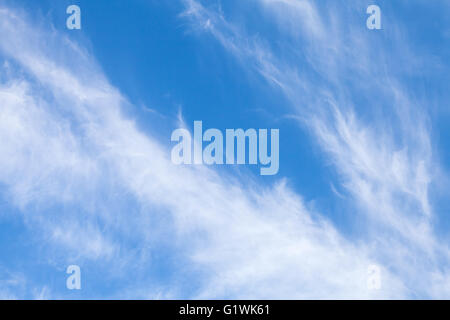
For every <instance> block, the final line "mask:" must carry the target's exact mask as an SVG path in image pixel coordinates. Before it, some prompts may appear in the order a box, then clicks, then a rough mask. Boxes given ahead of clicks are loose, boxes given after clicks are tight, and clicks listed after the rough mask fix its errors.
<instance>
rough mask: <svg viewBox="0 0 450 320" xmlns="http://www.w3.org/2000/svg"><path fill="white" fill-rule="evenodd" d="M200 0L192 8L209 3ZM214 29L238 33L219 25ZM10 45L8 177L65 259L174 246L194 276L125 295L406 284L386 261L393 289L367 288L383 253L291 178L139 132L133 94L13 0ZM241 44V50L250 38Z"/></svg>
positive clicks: (128, 266)
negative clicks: (262, 180) (190, 153)
mask: <svg viewBox="0 0 450 320" xmlns="http://www.w3.org/2000/svg"><path fill="white" fill-rule="evenodd" d="M190 4H191V5H193V6H194V7H191V8H190V10H200V9H201V7H195V5H196V4H195V2H190ZM303 7H304V6H301V8H303ZM305 8H307V10H312V9H310V8H312V7H310V6H306V7H305ZM202 12H203V11H202ZM188 13H189V11H188ZM190 14H192V12H190ZM311 14H313V13H308V15H311ZM207 21H208V20H206V21H204V23H206V24H204V25H205V26H206V27H207V28H211V27H212V26H214V28H216V23H217V22H216V21H215V20H214V19H212V20H209V21H210V24H209V25H208V23H207ZM219 27H220V25H219ZM215 32H217V33H216V36H217V37H222V40H223V41H224V42H226V41H228V37H227V36H225V35H223V33H222V31H220V29H217V31H215ZM43 39H45V41H43ZM227 43H228V42H227ZM230 46H231V45H230ZM0 50H1V52H2V53H3V55H4V57H5V59H6V60H7V61H9V62H10V65H14V67H13V68H12V69H10V71H9V73H10V75H9V77H8V79H6V80H4V81H3V82H2V85H1V89H0V105H1V108H2V113H1V116H0V140H1V141H2V144H1V145H0V154H1V157H0V161H1V163H0V181H1V182H2V184H4V185H5V186H6V192H7V193H8V194H9V195H10V196H11V197H12V199H14V204H15V205H16V206H17V207H18V208H20V209H21V212H22V213H23V218H24V220H25V221H28V222H29V223H28V228H31V229H33V230H39V232H40V233H41V234H42V235H43V236H42V239H43V240H44V241H46V245H51V246H52V248H53V250H47V251H46V252H45V253H46V255H47V259H48V260H52V261H53V262H52V263H54V264H57V265H58V267H59V268H61V264H63V263H64V262H66V261H73V260H74V259H78V260H82V261H94V262H96V264H97V265H99V268H101V267H100V266H101V265H103V266H104V265H105V264H106V263H110V264H111V263H112V261H116V263H115V264H114V266H115V267H109V268H107V269H108V270H109V272H110V273H117V274H119V276H118V277H122V275H126V274H130V273H133V274H134V275H135V276H137V277H139V276H140V273H141V274H144V275H145V273H146V270H145V268H146V266H149V265H151V263H152V259H151V252H154V251H158V250H170V252H169V254H172V255H173V256H174V259H175V260H179V261H177V262H175V263H174V265H173V266H170V267H172V268H173V270H170V267H169V270H168V271H167V272H173V273H181V274H182V275H185V276H187V277H190V278H189V279H190V282H189V284H182V285H179V284H178V283H179V282H176V281H175V282H173V283H171V282H170V281H168V283H167V284H165V286H163V288H161V287H158V288H157V289H155V293H149V292H148V290H144V289H143V288H146V287H148V286H149V285H150V284H151V281H149V280H147V281H149V282H148V283H146V282H144V283H140V284H139V285H137V284H136V285H135V287H131V288H130V286H131V284H129V283H127V282H126V281H125V282H124V283H123V284H122V286H123V288H122V290H121V291H120V292H117V293H116V295H117V296H118V297H123V295H124V294H125V293H128V294H130V296H127V297H135V295H138V294H139V292H141V293H142V292H145V296H147V297H148V296H150V297H155V296H156V297H165V296H171V297H174V296H175V297H188V298H192V297H204V298H205V297H207V298H219V297H225V298H282V297H284V298H351V297H353V298H376V297H401V296H404V295H405V294H406V292H405V289H404V285H403V284H402V282H401V281H400V280H399V279H398V278H397V277H396V276H393V275H392V273H391V271H390V270H389V269H388V268H385V269H383V281H385V284H386V285H385V286H383V289H382V290H380V291H370V290H368V288H367V286H366V281H367V267H368V266H369V265H370V264H373V263H378V262H377V257H376V256H374V255H373V252H372V250H370V248H369V247H367V246H366V245H364V244H359V243H354V242H353V241H350V240H348V239H346V238H345V237H344V236H342V235H341V234H340V233H339V232H338V231H337V230H336V229H335V228H334V227H333V225H332V224H331V223H330V222H329V221H327V219H326V218H324V217H323V216H322V215H320V214H319V213H316V212H312V211H311V210H309V209H308V208H307V207H306V206H305V205H304V203H303V200H302V198H301V196H299V195H298V194H296V193H295V192H293V191H292V190H291V189H290V188H289V186H287V185H286V183H285V182H284V181H283V180H281V181H278V182H277V183H276V184H274V185H273V186H260V185H258V183H257V180H256V179H257V178H256V177H251V176H250V175H246V174H245V175H243V176H242V177H240V178H239V179H238V178H236V177H233V176H231V175H226V174H219V173H218V172H216V171H214V170H212V169H210V168H206V167H202V166H196V167H177V166H174V165H172V164H171V162H170V158H169V156H170V152H169V145H168V144H167V142H166V141H164V142H161V141H158V140H156V139H155V138H154V137H152V136H149V135H145V134H144V133H142V132H140V131H139V130H138V129H137V126H136V125H135V123H134V121H133V120H132V119H129V118H127V117H125V116H124V115H123V114H122V112H121V108H122V107H123V106H124V105H125V104H127V103H128V102H127V101H126V99H125V98H124V97H123V96H122V94H121V93H120V91H119V90H118V89H117V88H114V87H113V86H112V85H111V84H109V82H108V80H107V79H106V78H105V76H104V75H103V73H102V72H101V70H100V68H99V67H98V66H97V64H96V63H95V61H94V59H93V58H92V57H90V56H89V54H87V53H84V52H85V51H84V50H83V49H81V48H80V47H79V46H78V45H76V44H75V43H72V42H71V41H70V40H68V39H67V38H65V37H64V36H63V35H61V34H59V33H58V32H55V31H52V32H48V31H46V30H39V29H37V28H32V27H31V26H30V25H28V24H27V23H26V20H25V19H24V17H23V16H21V15H18V14H17V13H14V12H13V11H11V10H10V9H8V8H3V9H1V10H0ZM233 50H234V51H235V52H236V53H240V52H241V47H240V45H237V44H236V45H234V48H233ZM80 52H82V53H83V54H81V55H80ZM252 52H253V49H249V50H248V52H244V54H245V56H246V55H248V54H249V53H252ZM62 56H63V57H64V59H62V58H60V57H62ZM258 63H259V64H260V66H261V69H260V71H261V72H262V73H263V74H264V73H265V75H266V76H267V77H269V76H272V77H273V79H274V80H276V81H279V83H280V85H282V86H284V87H285V89H286V90H288V91H289V90H291V89H292V92H294V90H293V89H294V88H292V85H291V84H289V83H288V84H285V81H284V79H283V78H282V77H281V73H279V74H277V71H276V70H278V69H276V68H277V65H276V64H275V63H272V62H271V60H269V59H267V58H266V57H265V56H262V57H260V59H259V60H258ZM292 75H293V77H294V76H295V75H296V73H295V72H293V73H292ZM294 79H295V78H294ZM174 120H175V121H176V119H174ZM326 134H329V133H328V132H326V133H324V136H326ZM167 141H169V139H168V140H167ZM327 141H328V140H327ZM337 156H338V155H337ZM414 190H415V189H414ZM130 208H132V209H130ZM133 208H134V209H133ZM45 235H47V236H45ZM48 235H50V236H48ZM162 244H164V245H162ZM159 246H161V247H159ZM56 252H58V254H57V253H56ZM60 252H62V253H60ZM149 252H150V253H149ZM61 257H62V258H61ZM57 258H59V259H61V260H57ZM55 259H56V262H55ZM117 261H118V262H117ZM136 261H138V262H139V263H136ZM90 266H91V268H95V266H94V265H92V264H91V265H90ZM180 270H181V271H180ZM143 278H144V279H146V278H145V276H143ZM149 283H150V284H149ZM177 286H178V287H177ZM164 291H166V292H167V293H164ZM43 293H45V292H43ZM133 293H134V295H133Z"/></svg>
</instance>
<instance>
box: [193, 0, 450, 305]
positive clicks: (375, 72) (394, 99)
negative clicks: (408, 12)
mask: <svg viewBox="0 0 450 320" xmlns="http://www.w3.org/2000/svg"><path fill="white" fill-rule="evenodd" d="M255 3H259V4H260V5H261V7H263V8H264V18H267V19H272V20H273V21H274V23H276V24H279V25H280V26H281V27H282V29H283V32H284V33H285V34H286V37H287V38H286V39H288V40H287V41H288V42H289V44H290V47H288V48H292V53H293V54H294V55H295V54H297V57H298V59H301V61H306V62H307V64H306V65H301V67H299V66H298V63H297V61H298V60H297V59H294V60H287V59H286V58H279V57H277V56H276V55H275V54H274V53H273V52H272V50H271V45H269V44H268V42H269V41H268V40H264V39H260V38H257V39H255V38H254V37H252V36H251V35H247V34H246V30H245V29H244V28H242V27H240V28H238V27H237V26H235V25H233V24H231V23H229V22H228V21H227V20H226V19H225V18H224V14H223V13H222V12H219V11H215V10H214V9H208V8H206V7H204V6H202V5H201V4H200V2H199V1H194V0H187V1H185V4H186V7H187V10H186V16H187V17H188V18H190V19H191V21H192V22H193V24H194V25H197V24H198V25H202V24H203V21H204V20H205V19H208V21H212V22H213V23H210V26H209V28H208V30H207V31H209V32H210V33H211V34H212V35H213V36H214V37H215V38H216V39H217V40H218V41H219V42H220V43H221V44H222V45H223V46H224V48H225V49H227V50H228V51H230V53H232V54H234V55H235V56H236V57H237V58H238V59H239V60H241V61H243V62H245V63H243V65H245V66H246V67H249V66H250V67H251V68H253V70H255V71H257V72H259V73H260V74H261V75H262V76H263V77H264V78H266V79H267V80H268V82H269V83H270V84H273V85H274V87H276V88H277V89H281V92H282V93H284V94H285V95H286V97H287V98H288V99H289V100H290V101H291V102H292V107H293V109H294V110H295V111H296V112H297V116H298V117H300V119H301V123H302V125H303V127H304V128H307V129H308V130H310V131H311V133H312V136H313V137H314V138H315V141H317V143H318V144H319V145H320V146H321V147H322V148H323V150H324V151H325V152H326V154H328V156H329V157H330V158H331V159H332V161H333V163H334V164H335V168H336V170H337V172H339V173H340V176H341V179H342V184H343V186H344V187H346V189H347V190H348V192H349V193H350V194H352V196H353V197H352V204H353V205H356V208H357V209H358V213H359V215H360V216H361V217H364V218H365V219H366V218H367V219H368V220H366V221H367V222H365V227H366V232H367V237H365V238H364V239H361V240H364V241H366V242H367V243H368V244H369V246H370V247H371V252H372V253H373V254H375V255H376V256H377V257H378V259H379V261H382V262H383V263H384V265H385V266H386V267H387V268H389V270H391V271H392V272H394V274H396V275H397V276H398V277H399V278H402V279H403V281H404V283H411V281H414V279H416V278H417V274H420V275H421V281H420V283H418V282H416V283H415V284H414V285H413V284H411V285H410V290H411V296H412V297H417V296H422V297H428V296H434V295H435V294H436V292H438V291H439V292H440V296H439V295H438V297H442V295H444V296H448V293H449V292H448V288H447V287H446V285H443V284H442V281H436V279H437V278H439V277H442V278H444V279H447V278H448V277H447V276H446V274H447V273H446V270H447V269H448V263H449V261H448V260H449V255H448V249H447V246H445V245H443V244H441V243H440V241H439V239H438V238H437V237H436V235H435V234H434V231H433V225H432V222H433V220H432V217H433V209H432V206H431V204H430V200H429V196H428V192H429V191H428V189H429V185H430V183H431V182H432V181H433V178H434V172H437V171H438V169H437V168H438V167H439V164H438V162H437V161H436V159H435V158H433V155H432V151H431V150H432V147H431V139H430V128H429V125H428V123H427V112H426V109H425V107H424V106H422V105H420V104H419V103H418V102H415V101H414V100H413V99H412V98H410V97H409V96H410V95H409V92H408V91H407V90H406V89H405V88H404V87H403V86H402V85H401V84H400V83H401V80H400V79H399V78H400V76H401V75H404V74H405V73H404V72H403V73H402V70H403V69H402V67H403V66H411V65H414V66H420V65H421V64H422V65H423V63H422V62H421V61H420V59H419V58H417V57H413V56H412V55H410V54H409V52H413V50H411V49H410V48H409V47H408V43H407V41H406V39H407V36H406V35H405V30H404V29H402V28H401V27H395V26H390V27H391V29H392V30H391V31H390V32H388V31H384V35H385V36H386V37H390V39H389V41H390V42H392V43H395V44H396V45H395V47H394V49H391V50H390V51H389V52H388V53H387V52H386V51H385V50H384V48H383V45H382V41H381V40H380V41H374V37H373V35H372V37H370V36H369V34H368V33H367V30H365V28H363V27H362V28H358V27H357V26H358V20H355V17H356V19H360V18H361V16H360V15H358V14H357V13H355V10H354V8H360V7H362V6H361V5H360V3H357V4H344V3H338V4H336V3H332V2H326V3H321V5H317V6H316V5H315V4H314V2H312V1H306V0H304V1H301V0H298V1H295V0H292V1H269V0H258V1H255ZM318 7H320V9H318ZM194 9H195V10H194ZM319 10H320V12H319ZM343 14H345V17H343ZM299 16H305V17H315V18H311V19H299V18H298V17H299ZM319 16H320V17H325V18H326V19H328V20H327V21H326V22H324V20H322V19H321V18H318V17H319ZM273 21H271V22H273ZM398 21H400V20H398ZM242 25H245V23H242ZM361 26H364V23H361ZM298 30H302V32H299V31H298ZM311 30H312V32H310V31H311ZM288 37H290V38H288ZM383 50H384V51H383ZM286 56H287V55H286ZM417 70H421V68H418V69H417ZM408 72H409V71H408ZM349 86H352V90H353V91H360V92H359V94H360V95H362V96H365V98H366V100H365V101H368V102H369V103H371V104H369V105H367V106H357V103H356V102H355V100H357V99H355V98H354V94H351V93H349ZM374 94H376V96H375V95H374ZM369 108H372V109H373V110H369ZM376 110H378V111H376ZM380 114H381V116H380ZM367 116H369V117H370V121H366V120H364V118H365V117H367ZM357 218H358V217H355V219H357ZM437 256H439V257H440V260H439V262H438V260H436V258H437ZM437 274H439V276H437V278H436V275H437ZM444 282H445V281H444ZM436 287H438V288H439V289H438V290H437V291H436V289H435V288H436Z"/></svg>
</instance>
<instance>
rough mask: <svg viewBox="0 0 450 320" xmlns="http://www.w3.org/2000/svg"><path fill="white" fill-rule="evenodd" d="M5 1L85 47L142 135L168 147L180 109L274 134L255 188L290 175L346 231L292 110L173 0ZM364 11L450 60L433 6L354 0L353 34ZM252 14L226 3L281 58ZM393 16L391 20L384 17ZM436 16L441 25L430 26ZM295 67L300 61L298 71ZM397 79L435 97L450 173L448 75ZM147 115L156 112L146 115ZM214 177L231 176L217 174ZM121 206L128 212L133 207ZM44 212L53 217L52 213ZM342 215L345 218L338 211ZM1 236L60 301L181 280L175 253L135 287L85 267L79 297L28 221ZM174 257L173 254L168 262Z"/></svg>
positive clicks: (438, 141)
mask: <svg viewBox="0 0 450 320" xmlns="http://www.w3.org/2000/svg"><path fill="white" fill-rule="evenodd" d="M7 3H10V4H11V5H12V6H17V7H19V8H24V9H25V10H26V11H27V13H28V14H29V15H30V17H32V18H35V19H40V18H41V17H46V18H47V19H48V20H47V21H48V22H51V23H52V24H53V25H54V27H55V28H56V29H57V30H58V31H60V32H64V33H67V35H68V36H69V37H71V38H73V39H74V40H76V41H79V42H80V43H81V44H82V45H83V46H87V47H88V48H89V50H90V52H91V53H92V54H93V55H94V56H95V58H96V59H97V61H98V62H99V64H100V66H101V67H102V68H103V70H104V72H105V74H106V75H107V77H108V79H109V80H110V81H111V83H112V84H113V85H114V86H116V87H117V88H119V89H120V91H121V92H122V93H123V94H124V95H125V96H126V97H128V98H129V100H130V102H131V106H129V107H128V108H127V109H126V110H124V112H126V113H128V114H129V116H130V117H132V118H134V119H135V120H136V122H137V123H138V125H139V126H140V128H141V129H142V130H143V131H145V132H148V133H151V134H155V135H157V136H159V137H160V141H162V142H163V143H165V142H166V143H167V145H168V147H170V133H171V131H172V130H173V129H175V128H176V127H177V123H176V121H175V120H176V115H177V113H178V111H179V110H180V108H181V110H182V113H183V117H184V119H185V120H186V123H187V124H188V125H189V126H192V123H193V121H194V120H202V121H203V124H204V127H205V128H219V129H222V130H224V129H225V128H244V129H245V128H279V129H280V171H279V174H278V175H277V176H275V177H259V176H258V170H257V169H256V168H252V169H251V170H252V172H253V173H254V175H255V177H256V179H257V180H258V182H260V183H266V184H270V183H273V182H274V181H275V180H276V179H278V178H280V177H288V178H289V182H290V184H291V185H292V186H293V187H294V188H295V190H296V191H298V192H299V194H301V195H302V196H304V197H305V199H306V200H307V201H308V202H310V204H311V205H312V206H314V207H316V208H317V209H318V210H320V211H321V212H322V213H323V214H325V215H327V216H328V217H329V218H330V219H331V220H333V221H334V222H335V223H336V224H337V226H338V228H340V229H341V230H347V229H348V228H350V229H351V228H352V225H351V223H350V222H349V220H348V219H349V217H351V216H352V215H351V214H348V210H350V209H349V208H347V207H346V204H345V203H344V202H341V200H339V199H338V198H337V197H335V196H334V195H333V193H332V191H331V189H330V182H333V183H334V184H336V185H338V180H337V177H336V174H335V173H334V171H333V169H332V168H330V166H329V162H327V160H326V159H325V158H324V157H323V155H322V154H321V152H320V151H319V150H318V149H317V147H316V146H315V144H314V143H313V142H312V141H311V137H310V136H309V135H308V134H307V133H306V132H304V131H303V130H301V129H300V128H299V127H298V125H297V124H296V123H294V122H293V121H292V120H287V119H282V117H281V116H282V115H286V114H288V113H289V107H288V104H289V103H288V102H287V101H286V100H285V99H284V98H283V97H282V95H281V94H279V93H278V92H276V91H275V90H273V89H272V88H271V87H270V86H269V85H268V84H267V83H266V82H265V81H264V80H262V79H260V78H259V77H258V76H256V75H254V74H251V73H249V72H247V71H245V70H244V69H243V68H242V66H241V65H240V64H239V63H238V62H237V61H236V60H235V59H234V58H233V57H232V56H230V55H229V53H227V52H226V51H225V50H224V49H223V48H222V47H221V46H220V45H219V44H218V43H217V42H216V41H215V40H214V39H213V38H211V37H210V36H208V35H199V34H196V33H195V32H192V31H191V28H190V26H189V25H188V23H187V21H186V20H184V19H182V18H180V17H179V14H180V13H181V12H182V11H183V10H184V8H183V5H182V4H181V3H180V2H179V1H156V0H132V1H124V0H84V1H67V0H59V1H55V0H42V1H27V0H16V1H9V2H8V1H7ZM371 3H377V4H379V5H380V6H381V7H382V11H383V26H384V28H387V27H388V26H389V25H390V24H394V23H395V21H394V20H393V18H394V17H395V19H401V20H402V24H407V25H408V26H409V28H410V29H409V30H410V35H413V37H411V38H410V39H409V40H410V41H411V47H412V48H414V50H417V54H418V55H420V54H422V53H427V54H431V55H434V56H436V57H439V58H440V59H442V60H443V61H448V58H449V50H448V47H449V46H448V41H449V35H448V33H447V35H446V36H445V34H444V33H443V32H442V30H443V29H445V28H447V27H446V25H445V21H444V17H443V16H442V15H438V14H435V13H436V12H438V11H439V5H431V4H430V2H428V1H414V4H411V2H410V1H400V0H399V1H381V0H380V1H366V2H364V1H360V2H359V5H360V7H361V21H360V24H361V25H360V26H355V27H361V28H364V26H365V19H366V14H365V8H366V7H367V5H369V4H371ZM70 4H77V5H79V6H80V7H81V12H82V30H81V31H69V30H67V29H66V27H65V22H66V18H67V14H66V13H65V9H66V8H67V6H68V5H70ZM319 5H326V3H322V4H319ZM250 6H251V4H249V3H247V4H245V5H244V4H243V2H240V1H224V2H223V10H224V11H225V13H227V12H228V13H231V12H233V15H231V14H230V15H231V16H233V17H234V18H236V19H237V18H238V16H239V15H242V16H241V17H240V18H242V19H247V20H246V27H247V30H248V31H249V33H250V34H251V33H252V32H254V33H260V34H262V35H263V36H264V38H266V39H268V40H269V41H270V42H271V44H272V45H273V48H274V49H275V50H279V52H282V50H283V46H282V44H280V39H279V38H278V34H277V32H276V31H275V30H274V29H273V28H272V27H273V26H271V25H270V24H265V23H262V21H263V20H262V19H260V18H259V17H258V14H257V13H254V14H251V12H252V10H251V8H250ZM239 9H242V11H239ZM394 11H395V14H394V13H390V12H394ZM244 14H245V16H244ZM436 16H438V17H441V19H436ZM237 20H239V19H237ZM352 22H354V20H352ZM251 26H253V27H251ZM447 30H448V28H447ZM374 41H380V45H383V46H385V48H386V50H389V46H395V44H393V43H390V41H389V39H382V40H380V39H374ZM302 63H304V62H302V61H299V64H302ZM442 70H447V71H448V69H444V68H443V69H442ZM404 80H405V82H404V83H403V84H404V85H405V86H406V87H407V88H408V91H409V92H413V93H415V95H417V96H416V98H417V99H418V100H424V101H428V100H427V99H428V98H430V97H433V99H434V100H433V101H430V110H431V116H432V127H433V135H434V137H435V141H434V142H435V147H436V149H437V152H438V153H439V155H440V157H441V159H442V163H443V165H444V167H446V168H447V169H448V163H450V161H449V160H450V151H449V150H450V144H449V142H448V141H449V138H450V130H449V128H448V123H449V122H450V113H449V112H448V111H445V110H442V106H443V105H444V104H445V102H444V101H448V98H449V93H448V83H449V75H448V73H446V72H442V73H439V72H438V73H436V72H430V73H426V72H424V73H423V75H420V76H418V77H410V78H405V79H404ZM350 90H352V88H350ZM354 96H355V101H358V99H360V101H361V103H365V102H367V101H365V99H366V98H364V96H361V97H359V98H358V92H354ZM365 107H366V106H360V107H359V108H360V109H363V108H365ZM147 108H150V109H152V110H154V111H156V112H150V111H149V110H148V109H147ZM218 170H229V169H228V168H226V167H225V166H224V167H223V168H218ZM443 198H444V197H443V196H439V199H438V200H439V201H438V202H439V205H440V207H439V210H441V211H443V212H448V208H449V207H450V205H449V204H448V203H447V201H445V200H443ZM127 203H128V204H129V205H130V206H131V207H133V206H135V204H134V203H133V201H132V200H130V201H129V202H127ZM0 208H1V209H2V210H8V211H14V210H15V209H14V208H13V206H11V205H10V203H9V201H8V200H7V199H4V200H3V201H1V202H0ZM133 209H134V210H138V209H137V208H133ZM51 210H52V211H53V212H57V210H58V208H52V209H51ZM345 210H347V214H346V215H344V214H343V213H342V212H343V211H345ZM18 215H19V214H18ZM18 215H17V216H18ZM441 217H442V215H441ZM446 221H447V219H442V224H443V225H444V227H445V226H448V222H446ZM27 230H28V231H27ZM0 231H1V232H0V248H1V253H2V254H1V256H0V264H1V265H3V266H4V267H5V268H7V269H12V270H19V271H20V272H23V273H26V274H27V276H29V275H32V279H33V281H35V283H37V284H42V285H48V286H49V287H50V288H51V290H52V291H53V292H57V293H58V292H59V293H61V294H63V295H65V297H69V298H70V297H72V298H78V297H81V296H82V297H99V296H102V297H103V296H108V295H110V294H111V292H114V291H115V290H119V289H120V288H121V287H122V286H123V284H124V283H127V285H129V286H132V283H133V282H134V283H136V284H138V283H139V282H140V281H148V278H146V277H147V276H148V275H151V278H152V279H153V281H155V283H154V285H155V286H164V283H165V281H169V282H170V281H176V282H177V283H178V284H180V283H182V282H183V281H184V280H183V279H182V278H181V275H179V276H176V275H174V274H175V273H176V269H177V267H179V266H177V265H176V263H174V257H175V256H176V254H175V253H174V252H171V251H170V250H162V249H161V250H158V251H157V252H156V253H155V256H154V257H153V258H154V259H155V260H156V261H157V263H156V264H154V263H152V265H151V266H149V269H150V270H149V271H148V272H146V273H144V274H143V275H142V276H140V277H138V278H137V279H136V278H134V276H131V275H130V276H129V277H127V278H126V279H104V278H103V277H104V276H105V274H106V273H104V272H102V270H103V268H109V266H107V265H104V266H90V268H83V267H84V266H82V270H83V272H84V273H83V279H84V280H83V283H85V284H87V287H84V290H82V291H81V292H68V291H67V290H65V274H64V271H65V270H64V268H63V267H62V266H58V265H55V264H54V263H49V262H48V261H46V259H48V256H47V254H46V250H50V251H51V250H52V249H51V248H46V247H45V242H42V243H43V244H42V245H35V243H37V242H36V239H42V236H40V235H35V234H31V231H30V229H29V228H27V227H26V222H25V223H24V222H22V221H21V219H20V218H14V216H9V218H8V219H3V218H2V220H1V224H0ZM347 231H350V230H347ZM127 245H132V244H127ZM135 245H138V244H135ZM165 249H167V248H165ZM171 253H172V254H174V255H173V256H171ZM0 272H1V270H0ZM177 277H178V278H177ZM0 278H1V273H0ZM174 279H175V280H174ZM181 287H182V288H184V289H185V293H184V294H185V295H186V296H188V295H189V292H190V291H193V290H195V281H194V282H191V283H187V282H186V283H185V284H184V285H181ZM67 295H69V296H67Z"/></svg>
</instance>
